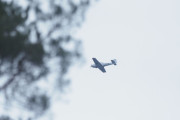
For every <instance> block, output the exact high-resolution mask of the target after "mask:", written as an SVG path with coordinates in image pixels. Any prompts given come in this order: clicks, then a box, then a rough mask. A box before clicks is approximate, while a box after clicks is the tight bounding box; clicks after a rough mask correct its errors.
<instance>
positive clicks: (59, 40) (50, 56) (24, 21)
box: [0, 0, 90, 119]
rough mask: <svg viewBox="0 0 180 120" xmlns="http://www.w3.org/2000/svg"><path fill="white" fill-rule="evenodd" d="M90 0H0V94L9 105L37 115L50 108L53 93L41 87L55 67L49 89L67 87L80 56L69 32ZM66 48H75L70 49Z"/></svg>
mask: <svg viewBox="0 0 180 120" xmlns="http://www.w3.org/2000/svg"><path fill="white" fill-rule="evenodd" d="M89 2H90V1H89V0H79V1H74V0H47V1H43V0H27V1H26V2H25V3H24V4H23V5H21V4H17V3H21V2H18V0H14V1H13V0H12V1H11V2H5V1H0V82H1V84H0V93H1V94H3V96H4V101H6V103H8V104H10V107H13V103H16V104H17V103H18V105H19V106H21V107H23V108H24V109H27V110H29V111H31V112H33V113H34V115H36V116H37V115H42V114H43V113H44V112H45V111H46V110H48V108H49V106H50V105H51V96H50V93H51V92H48V89H47V87H44V86H43V85H42V83H45V84H46V83H47V84H49V82H48V77H49V76H50V75H52V74H53V73H54V72H52V69H53V68H56V75H58V77H56V78H57V79H56V78H54V79H55V82H54V86H53V87H55V88H57V87H58V88H60V90H63V88H64V86H66V85H68V83H69V82H70V81H69V80H67V79H66V73H67V71H68V69H69V66H70V65H71V64H72V63H73V62H74V61H75V60H77V59H79V58H80V56H81V53H80V41H79V40H76V39H75V38H73V30H75V29H76V28H77V27H78V26H79V25H81V23H82V21H83V20H84V14H85V11H86V9H87V8H88V6H89V4H90V3H89ZM70 44H73V47H70V48H68V46H69V45H70ZM52 63H56V64H55V66H54V65H51V64H52ZM57 68H58V69H57ZM57 73H58V74H57ZM50 81H53V80H52V79H51V80H50ZM45 86H47V85H45ZM53 87H51V88H53ZM1 96H2V95H1ZM6 105H7V104H6ZM0 119H10V118H9V117H5V116H3V117H2V118H0Z"/></svg>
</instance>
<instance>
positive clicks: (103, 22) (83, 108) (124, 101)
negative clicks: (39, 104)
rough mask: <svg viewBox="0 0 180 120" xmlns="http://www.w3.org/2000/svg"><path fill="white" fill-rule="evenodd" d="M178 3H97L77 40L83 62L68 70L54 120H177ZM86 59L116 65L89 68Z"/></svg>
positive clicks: (179, 75) (139, 0) (179, 63)
mask: <svg viewBox="0 0 180 120" xmlns="http://www.w3.org/2000/svg"><path fill="white" fill-rule="evenodd" d="M179 6H180V1H179V0H100V1H99V2H97V3H96V4H95V5H93V7H91V8H90V10H89V11H88V14H87V17H86V21H85V23H84V25H83V26H82V28H81V29H80V31H79V32H78V34H77V36H78V37H79V38H81V39H82V40H83V49H84V50H83V53H84V56H85V58H86V63H85V64H84V66H83V67H77V66H76V67H75V68H73V69H72V70H71V78H72V84H71V92H70V93H69V95H68V98H67V100H69V102H67V103H66V102H60V103H59V105H56V106H54V111H55V113H54V114H55V118H57V119H58V120H180V7H179ZM92 57H96V58H97V59H98V60H99V61H103V62H109V61H110V60H111V59H114V58H116V59H117V61H118V65H117V66H109V67H106V71H107V73H105V74H104V73H101V71H99V70H98V69H94V68H90V64H92V63H93V61H92Z"/></svg>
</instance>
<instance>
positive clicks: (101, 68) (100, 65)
mask: <svg viewBox="0 0 180 120" xmlns="http://www.w3.org/2000/svg"><path fill="white" fill-rule="evenodd" d="M92 59H93V61H94V63H95V64H96V66H97V68H99V70H101V71H102V72H103V73H105V72H106V70H105V69H104V67H103V66H102V64H101V63H100V62H99V61H98V60H97V59H96V58H92Z"/></svg>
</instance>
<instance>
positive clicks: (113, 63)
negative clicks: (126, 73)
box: [91, 58, 117, 73]
mask: <svg viewBox="0 0 180 120" xmlns="http://www.w3.org/2000/svg"><path fill="white" fill-rule="evenodd" d="M92 59H93V61H94V63H95V64H93V65H91V67H92V68H98V69H99V70H101V71H102V72H103V73H105V72H106V70H105V68H104V67H105V66H108V65H117V61H116V59H114V60H111V63H102V62H99V61H98V60H97V59H96V58H92Z"/></svg>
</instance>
